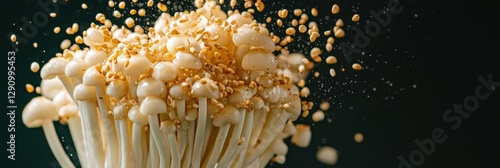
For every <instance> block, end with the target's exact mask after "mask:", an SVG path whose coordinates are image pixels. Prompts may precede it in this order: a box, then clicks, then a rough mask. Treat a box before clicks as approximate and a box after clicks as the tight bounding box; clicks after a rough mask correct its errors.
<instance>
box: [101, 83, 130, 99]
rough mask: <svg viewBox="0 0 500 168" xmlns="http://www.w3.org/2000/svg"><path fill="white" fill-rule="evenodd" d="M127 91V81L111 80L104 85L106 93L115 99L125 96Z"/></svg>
mask: <svg viewBox="0 0 500 168" xmlns="http://www.w3.org/2000/svg"><path fill="white" fill-rule="evenodd" d="M127 91H128V85H127V82H125V81H123V80H119V79H114V80H111V81H110V82H109V84H108V86H107V87H106V94H107V95H109V96H111V97H114V98H117V99H120V98H122V97H123V96H125V94H126V93H127Z"/></svg>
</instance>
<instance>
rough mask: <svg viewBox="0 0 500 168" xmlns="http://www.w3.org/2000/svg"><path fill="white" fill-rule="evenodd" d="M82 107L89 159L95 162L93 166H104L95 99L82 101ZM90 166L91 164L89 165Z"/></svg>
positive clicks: (99, 167)
mask: <svg viewBox="0 0 500 168" xmlns="http://www.w3.org/2000/svg"><path fill="white" fill-rule="evenodd" d="M80 105H81V106H80V108H82V110H81V111H82V112H83V113H82V127H83V131H84V134H85V137H84V141H86V143H85V145H86V147H87V159H88V160H89V162H90V163H92V161H93V163H94V165H93V166H91V167H96V168H101V167H103V166H104V151H103V149H104V148H103V147H102V141H101V130H100V128H99V123H97V121H98V120H97V107H96V105H95V102H93V101H80ZM89 166H90V165H89Z"/></svg>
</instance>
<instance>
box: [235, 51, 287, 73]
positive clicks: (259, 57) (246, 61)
mask: <svg viewBox="0 0 500 168" xmlns="http://www.w3.org/2000/svg"><path fill="white" fill-rule="evenodd" d="M277 65H278V60H277V59H276V57H275V56H274V55H273V53H268V52H262V51H255V50H250V51H248V52H247V53H246V54H245V56H243V60H242V61H241V67H242V68H243V69H245V70H253V71H267V72H274V71H275V70H276V66H277Z"/></svg>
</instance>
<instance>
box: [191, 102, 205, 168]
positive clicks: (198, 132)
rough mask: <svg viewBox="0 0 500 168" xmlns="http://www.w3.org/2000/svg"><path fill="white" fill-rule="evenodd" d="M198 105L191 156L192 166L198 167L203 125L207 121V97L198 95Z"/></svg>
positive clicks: (203, 137)
mask: <svg viewBox="0 0 500 168" xmlns="http://www.w3.org/2000/svg"><path fill="white" fill-rule="evenodd" d="M198 100H199V107H198V124H197V129H196V136H195V139H194V149H193V156H192V159H193V160H192V164H193V165H192V166H193V167H200V161H201V154H202V148H203V143H204V142H203V141H205V128H204V127H205V125H206V122H207V98H206V97H199V98H198Z"/></svg>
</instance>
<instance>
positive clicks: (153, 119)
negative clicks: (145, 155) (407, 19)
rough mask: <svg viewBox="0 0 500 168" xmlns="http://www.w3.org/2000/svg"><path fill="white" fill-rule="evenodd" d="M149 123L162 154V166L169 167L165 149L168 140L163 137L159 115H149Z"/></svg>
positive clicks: (159, 151)
mask: <svg viewBox="0 0 500 168" xmlns="http://www.w3.org/2000/svg"><path fill="white" fill-rule="evenodd" d="M148 118H149V125H150V128H151V133H152V134H153V138H154V140H155V143H156V146H157V148H158V149H157V150H158V153H159V154H160V167H161V168H165V167H167V165H166V163H167V159H168V158H167V154H166V151H165V149H167V145H166V141H165V140H164V139H163V138H164V137H163V135H162V133H161V131H160V125H159V124H158V115H156V114H154V115H149V117H148Z"/></svg>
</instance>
